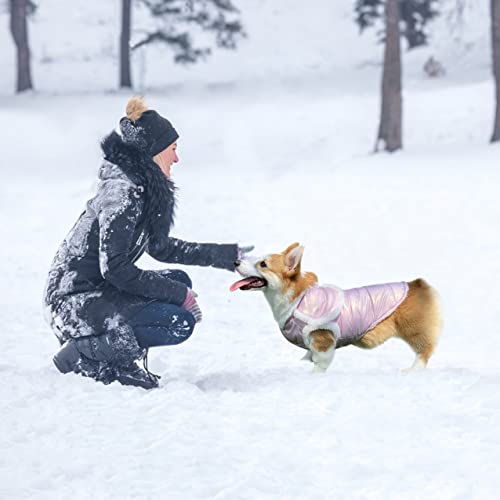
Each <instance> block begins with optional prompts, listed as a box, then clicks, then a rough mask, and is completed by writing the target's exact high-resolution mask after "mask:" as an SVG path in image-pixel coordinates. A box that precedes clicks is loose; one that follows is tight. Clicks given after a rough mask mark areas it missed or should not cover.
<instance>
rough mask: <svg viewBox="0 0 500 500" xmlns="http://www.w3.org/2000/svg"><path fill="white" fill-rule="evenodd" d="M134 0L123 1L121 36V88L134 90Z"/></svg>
mask: <svg viewBox="0 0 500 500" xmlns="http://www.w3.org/2000/svg"><path fill="white" fill-rule="evenodd" d="M131 3H132V0H122V31H121V34H120V87H122V88H132V78H131V76H130V25H131V21H132V8H131Z"/></svg>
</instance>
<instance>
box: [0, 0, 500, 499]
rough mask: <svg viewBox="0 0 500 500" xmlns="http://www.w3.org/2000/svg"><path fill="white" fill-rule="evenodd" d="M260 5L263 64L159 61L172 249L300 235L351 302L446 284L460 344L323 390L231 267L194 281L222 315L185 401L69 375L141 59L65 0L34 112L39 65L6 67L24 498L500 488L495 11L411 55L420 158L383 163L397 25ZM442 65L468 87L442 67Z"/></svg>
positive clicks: (384, 493)
mask: <svg viewBox="0 0 500 500" xmlns="http://www.w3.org/2000/svg"><path fill="white" fill-rule="evenodd" d="M244 3H245V5H246V6H248V12H249V14H248V15H249V26H248V27H247V29H248V31H249V34H252V33H253V37H252V36H251V37H249V39H248V40H247V41H246V42H245V43H246V45H245V46H244V48H242V54H243V56H244V57H243V58H242V59H238V58H237V57H236V56H235V55H234V54H220V55H216V56H214V57H213V58H212V60H211V61H208V62H207V63H205V64H204V65H202V66H201V67H200V69H199V71H195V70H193V69H190V70H187V69H181V68H171V66H169V65H168V64H169V63H168V61H167V59H165V61H167V62H166V63H165V69H163V68H161V67H157V68H156V73H153V68H152V66H151V64H149V63H148V66H147V68H148V71H147V74H146V76H147V78H145V80H144V85H147V86H148V87H149V89H150V90H148V92H147V93H146V98H147V101H148V102H149V103H150V105H151V106H152V107H154V108H156V109H158V110H160V111H161V112H163V113H165V114H166V115H167V116H168V118H169V119H171V121H172V123H174V124H175V127H176V129H178V130H179V132H180V139H179V149H178V153H179V156H180V163H179V164H177V165H175V166H174V168H173V178H174V180H175V182H176V184H177V185H178V186H179V208H178V211H177V222H176V226H175V230H174V232H173V234H172V235H173V236H175V237H179V238H183V239H186V240H191V241H217V242H234V241H238V242H241V243H246V244H249V243H251V244H255V245H256V250H255V253H256V254H265V253H268V252H275V251H281V250H284V249H285V248H286V247H287V246H288V245H289V244H290V243H292V242H294V241H299V242H300V243H301V244H303V245H304V246H305V253H304V257H303V269H304V270H306V271H314V272H315V273H316V274H318V276H319V279H320V281H321V282H325V283H334V284H335V285H337V286H339V287H342V288H351V287H355V286H362V285H368V284H373V283H382V282H393V281H400V280H411V279H414V278H417V277H419V276H421V277H423V278H425V279H426V280H428V281H429V283H431V284H432V285H433V286H434V287H435V288H436V289H437V290H438V291H439V294H440V297H441V302H442V308H443V316H444V325H445V326H444V330H443V334H442V338H441V341H440V344H439V346H438V348H437V350H436V353H435V354H434V356H433V357H432V358H431V361H430V363H429V367H428V369H427V370H424V371H421V372H418V373H413V374H410V375H404V374H402V373H401V369H402V368H406V367H407V366H409V365H410V364H411V362H412V360H413V354H412V353H411V351H410V350H409V349H408V347H407V346H406V345H404V344H403V343H400V342H398V341H396V340H391V341H389V342H387V344H385V345H384V346H382V347H379V348H377V349H375V350H373V351H362V350H359V349H356V348H354V347H347V348H344V349H341V350H339V351H338V352H337V354H336V356H335V359H334V361H333V363H332V365H331V367H330V369H329V371H328V372H327V373H326V374H324V375H320V374H313V373H312V366H311V365H310V364H309V363H306V362H304V361H300V358H301V357H302V356H303V354H304V351H302V350H300V349H298V348H296V347H294V346H293V345H291V344H289V343H288V342H286V340H284V339H283V337H282V335H281V333H280V331H279V328H278V326H277V324H276V323H275V321H274V319H273V317H272V314H271V311H270V309H269V307H268V305H267V303H266V301H265V300H264V297H263V296H261V294H259V293H258V292H256V293H251V294H250V293H243V292H235V293H230V292H229V286H230V284H231V283H232V282H233V281H235V279H237V276H236V275H232V274H230V273H228V272H225V271H216V270H214V269H202V268H187V267H184V269H185V270H187V271H188V272H189V274H190V276H191V277H192V279H193V282H194V285H195V291H196V292H197V293H198V294H199V297H198V299H197V300H198V303H199V304H200V307H201V308H202V310H203V322H202V323H201V324H199V325H197V326H196V327H195V331H194V334H193V335H192V337H191V338H190V339H189V340H188V341H187V342H185V343H184V344H181V345H179V346H172V347H165V348H154V349H152V351H151V353H150V369H151V370H152V371H154V372H156V373H160V374H161V375H162V379H161V385H160V388H159V389H157V390H154V391H150V392H147V391H144V390H142V389H138V388H130V387H122V386H120V385H118V384H112V385H110V386H103V385H100V384H97V383H95V382H94V381H92V380H89V379H85V378H83V377H80V376H76V375H72V374H68V375H65V376H63V375H61V374H60V373H58V372H57V370H56V369H55V367H54V366H53V365H52V362H51V357H52V355H53V354H54V352H55V350H56V349H57V340H56V338H55V337H54V336H53V334H52V333H51V332H50V331H49V329H48V327H47V326H46V324H45V323H44V320H43V310H42V293H43V287H44V284H45V279H46V275H47V272H48V268H49V265H50V262H51V260H52V258H53V256H54V253H55V251H56V249H57V246H58V245H59V243H60V242H61V241H62V239H63V238H64V236H65V235H66V233H67V232H68V230H69V229H70V228H71V226H72V225H73V223H74V222H75V220H76V219H77V217H78V216H79V214H80V213H81V211H82V210H83V208H84V207H85V203H86V201H87V200H88V199H89V198H90V197H91V196H93V195H94V193H95V188H96V182H97V171H98V168H99V164H100V162H99V149H98V141H99V139H100V138H101V137H102V136H103V135H104V134H105V133H106V132H108V131H109V130H111V129H112V128H113V127H115V126H116V124H117V121H118V119H119V117H120V116H122V114H123V110H124V107H125V102H126V99H127V97H128V94H127V93H122V92H103V91H102V90H103V89H109V88H112V87H113V85H114V78H115V75H116V71H115V69H116V68H113V67H110V65H109V61H110V58H111V56H109V55H108V56H104V55H103V56H102V57H100V56H99V57H98V56H97V55H96V54H98V53H100V52H99V51H102V52H103V53H104V54H108V53H111V54H112V53H113V51H114V50H115V48H116V47H115V46H116V40H115V39H116V38H117V37H116V36H115V35H116V33H115V32H114V31H113V29H115V27H113V26H111V24H110V23H111V22H114V23H115V24H117V20H116V19H113V16H112V11H113V9H115V8H116V4H117V2H109V3H108V2H100V3H97V2H82V3H81V6H82V9H77V8H72V9H71V16H68V18H67V19H65V18H64V12H59V11H58V9H60V7H61V5H62V3H61V2H57V1H56V0H47V1H46V2H43V3H42V6H41V8H40V11H39V14H37V16H38V17H37V20H36V28H34V30H33V31H34V33H33V35H34V37H39V39H42V38H43V40H44V43H43V47H44V49H43V50H44V51H46V53H47V54H48V55H47V57H49V56H50V55H51V54H52V53H53V51H55V49H54V47H59V50H60V51H61V52H60V53H56V52H54V54H55V55H54V56H53V57H54V60H53V62H51V63H50V64H49V63H48V62H46V63H42V62H41V61H40V53H35V55H36V58H37V61H36V64H35V67H34V77H35V83H36V84H37V87H38V88H39V91H38V92H37V93H33V94H29V95H24V96H16V97H14V96H12V95H11V89H12V80H9V79H10V78H11V74H12V73H13V71H4V72H2V74H1V76H0V93H1V95H0V119H1V122H2V124H3V125H2V130H1V134H0V149H1V151H2V162H1V166H2V170H3V172H4V179H5V182H4V183H3V184H2V186H1V187H0V227H1V228H2V241H3V245H2V254H1V255H2V258H1V261H0V262H1V267H0V269H1V275H2V280H1V281H0V296H1V297H2V307H1V308H0V324H1V325H3V335H2V353H3V356H2V358H1V360H0V377H1V378H0V379H1V383H0V398H1V400H2V402H3V404H2V406H1V407H0V421H1V423H2V432H1V433H0V498H15V499H23V498H36V499H37V500H44V499H50V500H54V499H67V498H73V499H88V498H94V499H101V498H103V499H104V498H105V499H114V498H116V499H129V498H130V499H131V498H141V499H149V498H151V499H153V498H168V499H169V500H176V499H182V500H185V499H190V500H191V499H193V500H197V499H209V498H210V499H217V500H222V499H228V500H229V499H231V500H233V499H243V500H246V499H251V500H254V499H259V500H261V499H264V500H266V499H273V500H274V499H277V498H279V499H297V500H298V499H304V498H307V499H311V500H312V499H314V500H316V499H331V498H335V499H342V498H346V499H347V498H348V499H425V500H431V499H440V500H443V499H450V500H451V499H469V498H477V499H481V500H482V499H494V498H497V497H498V488H499V487H500V479H499V475H498V465H497V464H498V461H499V458H500V426H499V415H500V392H499V391H498V387H499V384H500V369H499V367H500V353H499V351H497V350H496V341H497V338H496V337H497V335H498V331H499V324H500V312H499V311H500V308H499V307H498V304H499V302H500V290H499V287H498V285H497V281H498V278H499V277H500V261H499V259H498V248H499V243H500V237H499V232H498V221H499V220H500V204H499V202H498V190H499V186H500V183H499V181H500V170H499V168H498V157H499V153H500V150H499V146H498V145H489V144H488V139H489V135H490V133H491V128H492V126H493V85H492V82H491V79H490V69H489V67H488V57H489V52H488V50H489V49H488V47H487V44H486V41H487V31H486V27H487V26H488V24H487V19H485V16H487V9H486V8H485V7H483V6H481V7H477V9H473V7H470V8H469V10H470V15H469V16H468V17H466V21H465V24H464V27H463V28H462V31H463V33H462V36H461V38H460V40H462V42H463V44H464V45H463V46H462V47H465V45H467V47H469V48H468V49H464V50H463V51H462V52H460V44H459V43H457V42H456V39H454V38H453V37H451V36H449V37H448V32H447V31H446V23H445V20H444V19H443V20H441V21H440V23H441V24H440V25H436V27H435V30H436V33H438V34H439V36H438V35H436V36H438V38H437V39H435V42H433V45H431V47H429V48H426V49H423V50H422V51H420V52H419V51H417V53H413V54H412V53H410V54H405V95H404V109H405V123H404V131H405V137H404V138H405V149H404V151H403V152H400V153H397V154H393V155H387V154H379V155H372V154H371V153H370V151H371V149H372V147H373V144H374V139H375V131H376V127H377V120H378V112H379V95H378V85H379V81H380V67H379V62H380V53H381V47H380V46H375V45H373V38H374V36H375V35H374V34H372V35H370V34H368V33H367V34H366V36H365V35H363V37H362V38H358V36H357V33H356V29H355V27H354V26H353V24H352V15H351V7H352V6H351V3H352V2H348V1H347V0H342V1H339V2H327V1H326V0H325V1H324V2H320V3H319V4H318V5H321V6H323V7H324V9H327V10H324V11H321V12H319V11H318V12H316V11H314V12H312V11H311V12H310V9H309V7H306V6H305V5H306V4H305V3H304V2H295V3H293V5H292V6H291V7H290V9H287V8H286V7H287V6H288V5H290V2H285V1H284V0H280V1H276V2H264V1H263V0H262V1H257V0H253V1H252V2H251V1H250V0H247V1H246V2H244ZM99 4H101V5H99ZM104 4H106V5H104ZM111 4H113V8H111V7H110V5H111ZM468 5H469V6H470V5H472V4H468ZM252 6H253V8H252V9H250V7H252ZM42 7H43V9H44V10H43V12H42ZM92 9H94V10H95V12H98V15H97V14H96V15H94V16H93V17H92V18H90V17H89V16H90V14H92V12H93V11H92ZM91 11H92V12H91ZM308 15H311V16H313V15H314V17H313V18H308V17H307V16H308ZM86 16H87V17H86ZM58 19H59V20H61V19H64V22H65V23H66V28H67V29H65V30H56V29H55V27H57V20H58ZM72 19H79V22H80V24H78V23H77V22H76V21H75V23H74V24H71V23H73V21H72ZM259 19H264V20H266V22H261V23H260V22H259ZM82 20H86V21H85V22H86V24H85V29H86V30H93V31H92V33H94V35H95V36H94V37H92V36H88V35H85V33H86V32H85V31H84V28H83V27H82V23H83V21H82ZM329 20H330V21H331V23H330V22H328V21H329ZM285 21H289V22H288V23H287V22H285ZM261 26H262V27H261ZM278 27H279V29H280V34H281V35H283V37H285V40H286V41H288V42H289V45H288V48H287V46H286V44H285V45H280V47H279V48H277V49H276V51H273V50H270V49H269V47H268V46H267V44H266V43H265V42H266V37H267V36H269V35H270V34H271V33H272V32H273V31H274V30H277V29H278ZM111 28H113V29H111ZM250 28H251V29H250ZM259 29H261V31H259ZM5 31H6V30H5ZM315 32H316V34H315ZM259 34H260V36H259ZM297 34H300V36H297ZM323 34H324V37H323V38H322V35H323ZM64 36H65V37H66V38H68V39H71V42H72V44H65V43H61V37H64ZM276 36H277V35H276ZM0 37H5V40H4V39H2V40H1V46H2V49H1V50H0V60H1V61H2V63H3V67H4V68H9V69H12V64H13V62H12V61H13V58H12V57H13V56H12V53H11V51H10V49H8V47H10V45H8V43H11V42H10V41H9V42H8V43H7V34H6V33H2V34H0ZM106 40H108V41H109V44H108V45H106V43H105V42H106ZM336 41H337V42H336ZM4 42H5V43H4ZM334 42H336V43H334ZM106 46H107V47H108V48H109V47H111V48H112V50H111V49H109V50H108V49H106ZM4 47H7V48H4ZM82 47H89V48H88V49H86V50H87V52H85V50H84V49H82ZM92 47H93V49H92ZM103 47H104V48H103ZM330 47H331V48H332V55H331V57H330V53H329V50H328V49H329V48H330ZM91 49H92V50H94V52H92V50H91ZM296 49H297V51H295V50H296ZM320 49H321V50H320ZM347 49H348V50H347ZM438 49H439V50H438ZM483 49H484V50H483ZM39 50H41V49H39ZM76 51H80V52H78V53H80V59H75V58H74V57H72V55H74V54H75V53H76ZM106 51H108V52H106ZM35 52H36V51H35ZM430 53H434V54H435V55H436V56H437V57H438V59H439V60H441V61H443V63H444V64H445V66H446V69H447V76H446V77H445V78H443V79H440V80H428V79H426V78H425V77H424V76H423V73H422V71H421V63H423V61H424V60H425V59H426V55H428V54H430ZM89 54H91V55H92V54H93V55H92V57H90V58H89V59H88V61H87V62H85V58H86V57H87V56H88V55H89ZM94 56H95V57H94ZM276 56H280V57H281V59H280V60H279V61H278V59H275V58H276ZM309 56H310V61H311V62H310V65H304V64H303V63H304V61H305V60H307V59H308V58H309ZM106 57H107V58H106ZM148 57H150V56H149V55H148ZM78 61H80V62H78ZM44 64H45V66H44ZM136 67H137V65H136ZM171 69H172V81H171V82H170V83H169V85H168V86H167V87H162V88H161V87H160V85H161V82H162V80H161V78H160V76H161V73H162V72H163V73H165V72H170V70H171ZM268 76H269V79H267V77H268ZM184 78H185V81H186V82H187V83H186V85H181V84H180V82H183V81H184ZM56 83H57V86H56ZM140 264H141V266H142V267H144V268H161V267H162V266H161V265H160V264H159V263H156V262H154V261H152V259H147V258H144V259H143V260H142V261H141V263H140Z"/></svg>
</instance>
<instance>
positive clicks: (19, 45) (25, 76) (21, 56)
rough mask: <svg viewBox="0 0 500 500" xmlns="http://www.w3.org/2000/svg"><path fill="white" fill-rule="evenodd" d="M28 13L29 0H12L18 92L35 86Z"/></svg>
mask: <svg viewBox="0 0 500 500" xmlns="http://www.w3.org/2000/svg"><path fill="white" fill-rule="evenodd" d="M27 15H28V0H10V31H11V33H12V38H13V39H14V43H15V44H16V50H17V85H16V90H17V92H23V91H25V90H29V89H32V88H33V84H32V83H31V65H30V47H29V43H28V23H27V20H26V18H27Z"/></svg>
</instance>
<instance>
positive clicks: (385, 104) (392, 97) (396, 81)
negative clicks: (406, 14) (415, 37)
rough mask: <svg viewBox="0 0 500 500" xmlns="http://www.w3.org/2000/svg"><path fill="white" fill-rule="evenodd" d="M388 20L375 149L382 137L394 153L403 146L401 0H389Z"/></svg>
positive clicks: (386, 16) (387, 3)
mask: <svg viewBox="0 0 500 500" xmlns="http://www.w3.org/2000/svg"><path fill="white" fill-rule="evenodd" d="M385 20H386V21H385V32H386V35H385V50H384V69H383V74H382V106H381V113H380V125H379V131H378V136H377V143H376V145H375V151H377V150H378V145H379V143H380V142H381V141H382V142H384V144H385V150H386V151H389V152H391V153H392V152H393V151H397V150H398V149H401V148H402V147H403V142H402V98H401V47H400V45H401V43H400V39H401V37H400V31H399V0H386V7H385Z"/></svg>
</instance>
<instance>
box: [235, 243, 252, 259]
mask: <svg viewBox="0 0 500 500" xmlns="http://www.w3.org/2000/svg"><path fill="white" fill-rule="evenodd" d="M254 248H255V245H246V246H244V247H240V246H239V245H238V260H241V259H245V258H246V257H247V254H249V253H250V252H251V251H252V250H253V249H254Z"/></svg>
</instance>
